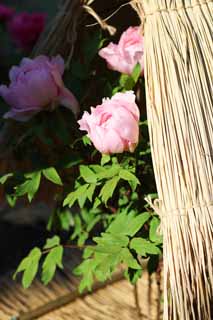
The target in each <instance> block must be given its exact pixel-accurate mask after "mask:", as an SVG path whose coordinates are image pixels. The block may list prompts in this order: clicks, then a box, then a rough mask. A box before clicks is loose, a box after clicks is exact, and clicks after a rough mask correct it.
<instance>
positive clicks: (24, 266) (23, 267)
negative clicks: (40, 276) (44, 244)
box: [13, 248, 42, 289]
mask: <svg viewBox="0 0 213 320" xmlns="http://www.w3.org/2000/svg"><path fill="white" fill-rule="evenodd" d="M41 255H42V254H41V250H40V249H39V248H34V249H33V250H31V251H30V253H29V255H28V256H27V257H26V258H24V259H23V260H22V261H21V263H20V264H19V266H18V268H17V270H16V272H15V274H14V276H13V278H14V279H15V278H16V276H17V274H18V273H19V272H24V273H23V277H22V285H23V287H24V288H25V289H27V288H29V286H30V285H31V283H32V281H33V280H34V278H35V276H36V273H37V272H38V266H39V261H40V258H41Z"/></svg>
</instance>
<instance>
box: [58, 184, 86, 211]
mask: <svg viewBox="0 0 213 320" xmlns="http://www.w3.org/2000/svg"><path fill="white" fill-rule="evenodd" d="M88 187H89V184H84V185H83V186H80V187H79V188H78V189H77V190H76V191H73V192H71V193H69V194H68V196H67V197H66V198H65V199H64V202H63V206H64V207H65V206H67V205H69V207H72V206H73V204H74V203H75V201H76V200H78V199H80V197H81V196H82V195H85V193H86V192H87V189H88Z"/></svg>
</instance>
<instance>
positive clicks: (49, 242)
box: [44, 236, 60, 249]
mask: <svg viewBox="0 0 213 320" xmlns="http://www.w3.org/2000/svg"><path fill="white" fill-rule="evenodd" d="M59 245H60V238H59V237H58V236H54V237H53V238H51V239H47V241H46V244H45V246H44V249H51V248H53V247H56V246H59Z"/></svg>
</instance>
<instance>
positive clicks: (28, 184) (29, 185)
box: [15, 171, 41, 202]
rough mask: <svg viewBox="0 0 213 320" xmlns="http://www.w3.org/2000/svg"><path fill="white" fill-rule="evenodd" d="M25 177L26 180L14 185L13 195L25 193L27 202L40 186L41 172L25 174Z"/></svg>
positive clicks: (19, 195)
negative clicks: (14, 191)
mask: <svg viewBox="0 0 213 320" xmlns="http://www.w3.org/2000/svg"><path fill="white" fill-rule="evenodd" d="M25 177H26V178H28V180H26V181H25V182H24V183H22V184H21V185H19V186H17V187H15V190H16V193H15V195H16V196H18V197H21V196H23V195H25V194H27V196H28V200H29V202H31V201H32V199H33V198H34V196H35V194H36V192H37V191H38V188H39V186H40V181H41V172H40V171H36V172H33V173H30V174H26V175H25Z"/></svg>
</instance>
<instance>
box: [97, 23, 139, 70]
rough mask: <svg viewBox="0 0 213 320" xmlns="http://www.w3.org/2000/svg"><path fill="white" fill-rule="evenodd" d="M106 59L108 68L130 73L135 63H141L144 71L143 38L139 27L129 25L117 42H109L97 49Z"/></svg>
mask: <svg viewBox="0 0 213 320" xmlns="http://www.w3.org/2000/svg"><path fill="white" fill-rule="evenodd" d="M99 55H100V56H101V57H102V58H104V59H105V60H106V61H107V64H108V67H109V69H112V70H115V71H119V72H121V73H125V74H128V75H131V73H132V71H133V69H134V67H135V65H136V64H137V63H139V64H140V65H141V70H142V72H141V73H142V74H143V72H144V39H143V36H142V34H141V30H140V28H139V27H129V28H128V29H127V30H126V31H125V32H124V33H123V34H122V36H121V38H120V40H119V43H118V44H114V43H112V42H111V43H110V44H109V45H108V46H107V47H105V48H103V49H101V50H100V51H99Z"/></svg>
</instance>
